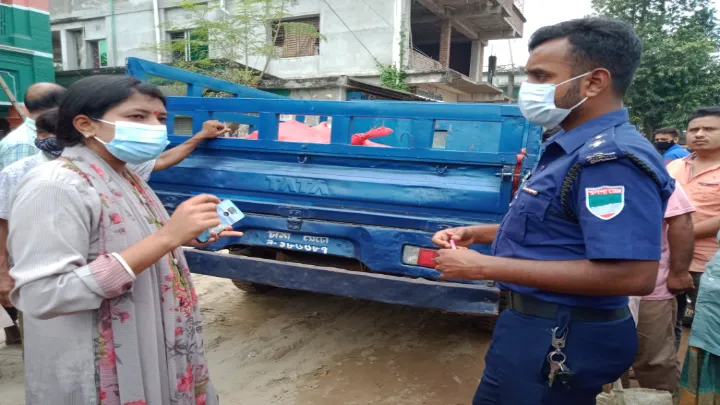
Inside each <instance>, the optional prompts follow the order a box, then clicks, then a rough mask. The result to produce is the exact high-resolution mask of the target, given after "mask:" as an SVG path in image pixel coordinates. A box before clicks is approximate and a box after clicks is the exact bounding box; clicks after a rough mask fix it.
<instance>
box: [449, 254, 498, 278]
mask: <svg viewBox="0 0 720 405" xmlns="http://www.w3.org/2000/svg"><path fill="white" fill-rule="evenodd" d="M490 259H492V257H490V256H485V255H481V254H480V253H478V252H476V251H474V250H470V249H442V250H440V251H439V252H438V255H437V257H436V258H435V263H437V267H436V268H435V270H437V271H439V272H441V273H443V274H442V275H441V276H440V278H442V279H453V280H485V277H484V275H483V268H484V266H485V264H486V262H487V261H488V260H490Z"/></svg>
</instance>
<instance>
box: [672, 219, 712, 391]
mask: <svg viewBox="0 0 720 405" xmlns="http://www.w3.org/2000/svg"><path fill="white" fill-rule="evenodd" d="M718 240H719V241H720V233H719V234H718ZM689 344H690V347H689V348H688V352H687V354H686V355H685V365H684V366H683V371H682V376H681V380H680V392H679V394H678V402H679V403H680V404H681V405H717V404H720V252H718V253H716V254H715V256H714V257H713V258H712V260H710V262H709V263H708V264H707V266H706V268H705V273H703V275H702V282H701V283H700V290H699V291H698V296H697V302H696V303H695V319H694V320H693V325H692V331H691V333H690V341H689Z"/></svg>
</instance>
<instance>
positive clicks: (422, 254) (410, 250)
mask: <svg viewBox="0 0 720 405" xmlns="http://www.w3.org/2000/svg"><path fill="white" fill-rule="evenodd" d="M437 254H438V253H437V250H436V249H428V248H421V247H418V246H409V245H406V246H404V247H403V253H402V261H403V264H407V265H409V266H420V267H427V268H430V269H434V268H435V267H436V266H437V264H436V263H435V258H436V257H437Z"/></svg>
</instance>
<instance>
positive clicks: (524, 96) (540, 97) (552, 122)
mask: <svg viewBox="0 0 720 405" xmlns="http://www.w3.org/2000/svg"><path fill="white" fill-rule="evenodd" d="M590 73H591V72H587V73H585V74H582V75H580V76H576V77H573V78H572V79H568V80H565V81H564V82H562V83H558V84H552V83H529V82H525V83H523V84H522V86H521V87H520V95H519V97H518V104H519V105H520V111H522V114H523V116H525V118H527V120H528V121H530V122H532V123H533V124H536V125H540V126H542V127H544V128H553V127H556V126H558V125H560V123H561V122H563V121H564V120H565V118H567V116H568V115H570V113H571V112H572V111H573V110H574V109H576V108H578V107H580V106H581V105H582V104H583V103H584V102H585V101H587V99H588V97H585V98H584V99H582V100H581V101H580V102H579V103H577V104H576V105H575V106H573V107H572V108H559V107H558V106H556V105H555V90H556V89H557V88H558V86H562V85H563V84H566V83H570V82H572V81H575V80H577V79H580V78H581V77H585V76H587V75H589V74H590Z"/></svg>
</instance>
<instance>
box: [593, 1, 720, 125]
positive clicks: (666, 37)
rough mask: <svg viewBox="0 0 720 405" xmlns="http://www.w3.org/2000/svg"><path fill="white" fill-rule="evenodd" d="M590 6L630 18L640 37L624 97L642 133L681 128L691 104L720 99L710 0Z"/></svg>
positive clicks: (717, 40) (717, 38)
mask: <svg viewBox="0 0 720 405" xmlns="http://www.w3.org/2000/svg"><path fill="white" fill-rule="evenodd" d="M593 8H594V10H595V12H596V13H597V14H600V15H606V16H611V17H615V18H618V19H621V20H623V21H626V22H628V23H630V24H632V25H633V26H634V27H635V30H636V31H637V33H638V35H639V36H640V38H641V39H642V40H643V45H644V53H643V59H642V63H641V64H640V68H639V69H638V72H637V76H636V78H635V81H634V82H633V86H632V88H631V89H630V92H629V93H628V95H627V97H626V99H625V101H626V103H627V105H628V107H629V109H630V113H631V116H632V120H633V122H634V123H635V124H636V125H638V126H639V127H641V128H642V129H643V131H644V132H645V133H646V134H648V135H651V134H652V132H653V131H654V130H655V129H658V128H660V127H664V126H676V127H678V128H684V127H685V126H686V125H687V118H688V116H689V115H690V114H691V113H692V112H693V111H694V110H695V109H697V108H699V107H703V106H711V105H718V104H720V75H718V72H720V59H719V58H718V51H719V50H720V32H719V30H718V24H717V20H716V18H715V8H714V7H713V5H712V1H711V0H593Z"/></svg>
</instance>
